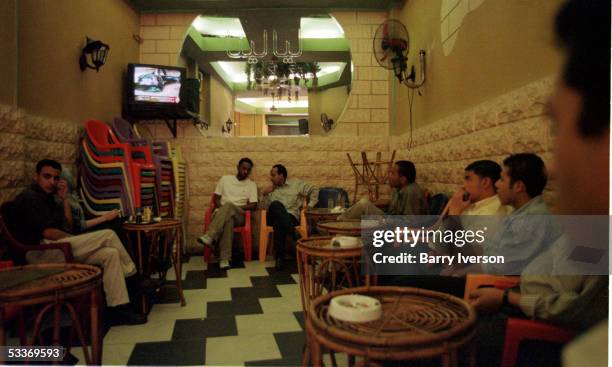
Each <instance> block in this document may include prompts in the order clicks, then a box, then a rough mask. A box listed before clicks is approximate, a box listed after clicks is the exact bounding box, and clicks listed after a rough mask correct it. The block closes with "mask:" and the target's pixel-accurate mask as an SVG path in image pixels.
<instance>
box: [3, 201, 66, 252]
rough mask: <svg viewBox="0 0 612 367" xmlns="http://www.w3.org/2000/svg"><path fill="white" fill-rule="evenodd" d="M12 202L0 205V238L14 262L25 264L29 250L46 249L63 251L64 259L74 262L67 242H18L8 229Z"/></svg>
mask: <svg viewBox="0 0 612 367" xmlns="http://www.w3.org/2000/svg"><path fill="white" fill-rule="evenodd" d="M11 205H12V202H6V203H3V204H2V206H0V239H1V240H2V241H4V242H6V243H7V244H8V246H9V249H10V250H11V254H12V256H13V257H15V258H14V259H13V261H14V262H15V263H16V264H25V262H26V261H25V259H26V254H27V253H28V252H30V251H47V250H60V251H62V252H63V253H64V259H65V261H66V262H67V263H71V262H74V257H73V256H72V248H71V247H70V243H68V242H57V243H47V244H36V245H25V244H23V243H21V242H19V241H18V240H17V239H16V238H15V237H13V235H12V234H11V232H10V230H9V224H8V223H7V222H10V221H9V216H10V211H11V208H10V206H11Z"/></svg>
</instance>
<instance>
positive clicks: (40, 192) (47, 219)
mask: <svg viewBox="0 0 612 367" xmlns="http://www.w3.org/2000/svg"><path fill="white" fill-rule="evenodd" d="M61 170H62V166H61V164H59V163H58V162H56V161H54V160H50V159H43V160H41V161H40V162H38V164H37V165H36V174H35V175H34V183H33V184H32V185H31V186H30V187H28V188H27V189H25V190H24V191H23V192H22V193H21V194H19V195H18V196H17V197H16V198H15V200H14V201H13V203H12V204H11V213H10V215H11V216H14V218H12V219H11V222H12V223H13V224H14V228H11V229H12V230H13V231H14V234H15V237H16V238H17V239H18V240H19V241H21V242H23V243H25V244H29V245H32V244H38V243H53V242H69V243H70V247H71V249H72V254H73V256H74V259H75V260H77V261H79V262H83V263H86V264H93V265H98V266H101V267H102V268H103V269H104V272H103V281H102V283H103V285H104V293H105V295H106V303H107V305H108V306H109V310H110V315H111V320H112V321H113V323H114V324H116V325H117V324H142V323H144V322H146V316H144V315H139V314H136V313H134V312H133V311H132V310H131V309H130V307H129V301H130V299H129V296H128V290H127V286H126V279H125V278H126V277H131V276H133V275H135V274H136V266H135V265H134V262H133V261H132V259H131V258H130V255H129V254H128V253H127V251H126V250H125V248H124V247H123V245H122V244H121V241H120V240H119V238H118V237H117V235H116V234H115V233H114V232H113V231H112V230H109V229H105V230H99V231H94V232H90V233H84V234H79V235H72V234H71V233H70V232H69V231H70V229H67V228H66V225H65V224H66V217H67V215H66V211H68V213H70V210H71V209H70V204H69V202H68V200H69V198H68V195H67V192H68V188H67V185H66V182H65V181H63V180H60V173H61ZM55 195H57V196H58V197H59V198H60V199H61V201H62V202H63V205H61V206H60V205H58V204H57V202H56V198H55ZM26 256H27V260H28V262H29V263H34V264H36V263H55V262H63V261H64V256H63V254H62V253H61V252H60V251H58V250H49V251H30V252H28V253H27V255H26Z"/></svg>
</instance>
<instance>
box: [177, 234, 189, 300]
mask: <svg viewBox="0 0 612 367" xmlns="http://www.w3.org/2000/svg"><path fill="white" fill-rule="evenodd" d="M181 236H182V234H181V229H180V227H177V228H176V231H175V238H176V251H175V254H176V255H175V256H174V257H175V259H176V260H175V261H174V273H175V275H176V287H177V288H178V292H179V296H180V297H181V307H183V306H185V305H186V304H187V302H185V296H184V295H183V279H182V278H183V277H182V275H183V262H182V260H181V253H182V250H181V247H182V246H181V245H180V241H179V238H181Z"/></svg>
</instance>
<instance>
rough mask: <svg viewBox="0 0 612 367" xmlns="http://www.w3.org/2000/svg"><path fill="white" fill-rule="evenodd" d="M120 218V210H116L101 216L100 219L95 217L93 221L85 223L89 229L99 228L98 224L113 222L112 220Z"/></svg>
mask: <svg viewBox="0 0 612 367" xmlns="http://www.w3.org/2000/svg"><path fill="white" fill-rule="evenodd" d="M118 216H119V210H117V209H114V210H111V211H110V212H108V213H106V214H104V215H101V216H99V217H95V218H93V219H89V220H87V221H86V222H85V227H86V228H87V229H89V228H91V227H95V226H97V225H98V224H101V223H104V222H108V221H111V220H113V219H115V218H117V217H118Z"/></svg>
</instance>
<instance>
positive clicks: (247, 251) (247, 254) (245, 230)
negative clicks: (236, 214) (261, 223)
mask: <svg viewBox="0 0 612 367" xmlns="http://www.w3.org/2000/svg"><path fill="white" fill-rule="evenodd" d="M214 210H215V194H214V193H213V194H212V195H211V196H210V205H209V206H208V210H206V214H204V233H206V231H208V226H209V225H210V222H211V220H212V215H213V211H214ZM234 233H240V236H241V237H242V246H243V248H244V259H245V260H246V261H251V259H252V257H253V238H252V237H251V235H252V230H251V211H250V210H245V212H244V226H243V227H234ZM210 255H211V249H210V246H204V261H206V262H208V260H210Z"/></svg>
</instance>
